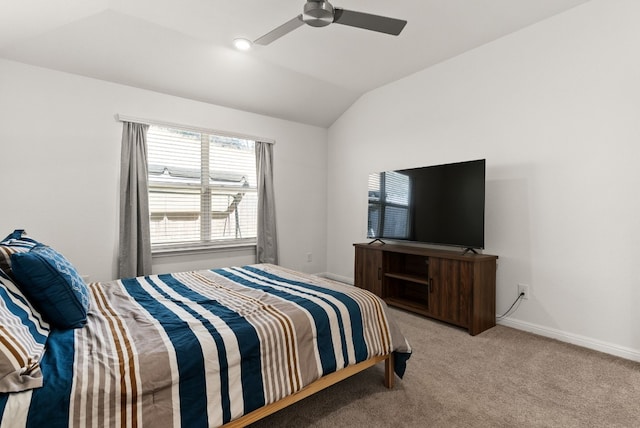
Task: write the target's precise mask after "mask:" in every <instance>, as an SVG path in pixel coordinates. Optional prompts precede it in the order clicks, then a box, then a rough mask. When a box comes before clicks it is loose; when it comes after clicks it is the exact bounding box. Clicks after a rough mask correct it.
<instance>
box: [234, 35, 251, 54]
mask: <svg viewBox="0 0 640 428" xmlns="http://www.w3.org/2000/svg"><path fill="white" fill-rule="evenodd" d="M251 45H253V43H251V41H250V40H247V39H242V38H238V39H234V40H233V46H235V48H236V49H238V50H239V51H248V50H249V49H251Z"/></svg>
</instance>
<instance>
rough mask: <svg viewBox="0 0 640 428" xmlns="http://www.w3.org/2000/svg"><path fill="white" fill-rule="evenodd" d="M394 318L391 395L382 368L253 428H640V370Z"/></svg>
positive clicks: (541, 342)
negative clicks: (401, 341)
mask: <svg viewBox="0 0 640 428" xmlns="http://www.w3.org/2000/svg"><path fill="white" fill-rule="evenodd" d="M392 313H393V315H394V318H395V320H396V322H397V323H398V325H399V326H400V328H401V330H402V331H403V333H404V334H405V336H406V337H407V338H408V339H409V342H410V343H411V345H412V347H413V355H412V357H411V359H410V360H409V362H408V365H407V372H406V374H405V376H404V379H402V380H399V379H397V380H396V386H395V388H394V389H392V390H387V389H385V388H384V386H383V385H382V380H383V377H384V366H383V365H382V364H379V365H378V366H376V367H372V368H370V369H368V370H365V371H364V372H362V373H359V374H358V375H356V376H353V377H351V378H349V379H346V380H344V381H342V382H340V383H339V384H337V385H334V386H332V387H330V388H328V389H326V390H324V391H321V392H319V393H317V394H315V395H314V396H312V397H309V398H307V399H305V400H302V401H301V402H299V403H296V404H295V405H293V406H290V407H288V408H286V409H284V410H282V411H280V412H278V413H276V414H274V415H271V416H269V417H267V418H265V419H263V420H262V421H259V422H257V423H255V424H253V425H251V427H252V428H263V427H264V428H266V427H332V428H336V427H367V428H376V427H474V428H477V427H563V428H564V427H640V363H636V362H632V361H628V360H624V359H621V358H617V357H613V356H610V355H607V354H602V353H599V352H595V351H591V350H588V349H584V348H580V347H577V346H573V345H569V344H566V343H562V342H558V341H555V340H551V339H547V338H543V337H540V336H536V335H532V334H529V333H526V332H522V331H519V330H515V329H511V328H508V327H503V326H496V327H494V328H492V329H490V330H487V331H485V332H483V333H481V334H479V335H477V336H475V337H472V336H469V334H467V332H466V331H465V330H462V329H458V328H455V327H451V326H448V325H446V324H441V323H438V322H435V321H432V320H429V319H427V318H424V317H421V316H417V315H413V314H410V313H407V312H403V311H398V310H392Z"/></svg>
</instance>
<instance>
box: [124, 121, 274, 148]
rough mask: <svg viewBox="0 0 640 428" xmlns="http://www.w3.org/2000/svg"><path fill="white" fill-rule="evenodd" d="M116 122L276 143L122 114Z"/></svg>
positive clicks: (251, 136) (232, 133)
mask: <svg viewBox="0 0 640 428" xmlns="http://www.w3.org/2000/svg"><path fill="white" fill-rule="evenodd" d="M116 120H118V121H120V122H134V123H142V124H144V125H155V126H166V127H168V128H178V129H185V130H188V131H195V132H200V133H203V134H214V135H220V136H221V137H231V138H244V139H245V140H253V141H260V142H263V143H269V144H275V143H276V141H275V140H273V139H271V138H262V137H255V136H253V135H248V134H239V133H236V132H226V131H218V130H215V129H208V128H199V127H197V126H191V125H182V124H179V123H171V122H162V121H159V120H151V119H142V118H139V117H131V116H124V115H122V114H116Z"/></svg>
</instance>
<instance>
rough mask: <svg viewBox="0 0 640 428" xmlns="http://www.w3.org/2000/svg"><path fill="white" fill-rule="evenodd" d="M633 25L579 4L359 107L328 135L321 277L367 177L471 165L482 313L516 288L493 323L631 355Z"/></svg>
mask: <svg viewBox="0 0 640 428" xmlns="http://www.w3.org/2000/svg"><path fill="white" fill-rule="evenodd" d="M638 22H640V2H637V1H635V0H594V1H592V2H589V3H587V4H585V5H583V6H580V7H578V8H576V9H573V10H570V11H568V12H567V13H564V14H562V15H559V16H557V17H554V18H552V19H549V20H547V21H544V22H542V23H539V24H537V25H534V26H532V27H528V28H526V29H524V30H523V31H520V32H518V33H515V34H512V35H510V36H508V37H505V38H502V39H500V40H497V41H495V42H493V43H491V44H488V45H485V46H483V47H480V48H478V49H476V50H474V51H471V52H468V53H466V54H463V55H461V56H458V57H456V58H454V59H452V60H450V61H447V62H445V63H443V64H440V65H438V66H435V67H432V68H430V69H427V70H424V71H422V72H419V73H417V74H415V75H412V76H409V77H407V78H405V79H403V80H400V81H397V82H395V83H393V84H390V85H388V86H386V87H383V88H380V89H378V90H376V91H373V92H370V93H368V94H367V95H365V96H364V97H362V98H361V99H360V100H359V101H358V102H357V103H356V104H355V105H354V106H352V108H351V109H350V110H349V111H348V112H347V113H345V114H344V115H343V116H342V117H341V118H340V119H339V120H338V121H337V122H336V123H335V124H334V125H333V126H332V127H331V128H330V130H329V154H328V180H329V184H328V192H329V195H331V197H330V198H329V212H328V234H329V237H328V261H327V263H328V271H330V272H332V273H333V274H334V275H336V276H340V277H353V248H352V243H354V242H362V241H365V240H366V238H365V237H366V234H365V233H366V210H367V203H366V186H367V175H368V174H369V173H370V172H374V171H381V170H388V169H395V168H400V167H416V166H424V165H432V164H439V163H446V162H455V161H462V160H471V159H477V158H486V159H487V193H486V196H487V199H486V250H485V252H486V253H489V254H496V255H498V256H499V257H500V259H499V267H498V279H497V308H498V312H499V313H500V312H503V311H505V310H506V309H507V308H508V307H509V306H510V304H511V303H512V302H513V300H514V299H515V297H516V284H518V283H525V284H529V285H530V292H531V298H530V300H526V301H524V302H523V303H522V304H521V305H520V307H519V309H518V311H517V312H516V313H515V315H513V316H512V317H511V318H510V320H509V321H507V322H506V324H508V325H511V326H515V327H518V328H523V329H528V330H532V331H536V332H538V333H541V334H545V335H548V336H552V337H557V338H560V339H562V340H566V341H570V342H574V343H578V344H581V345H584V346H588V347H591V348H595V349H600V350H603V351H606V352H610V353H613V354H617V355H621V356H624V357H627V358H631V359H636V360H640V334H638V326H639V325H640V310H638V303H640V263H639V262H638V257H639V255H640V197H639V195H640V193H639V192H640V167H639V162H640V49H638V41H640V25H638ZM425 43H429V41H425Z"/></svg>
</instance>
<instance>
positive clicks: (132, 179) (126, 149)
mask: <svg viewBox="0 0 640 428" xmlns="http://www.w3.org/2000/svg"><path fill="white" fill-rule="evenodd" d="M148 129H149V125H143V124H141V123H132V122H123V123H122V155H121V164H120V168H121V169H120V246H119V254H118V278H130V277H134V276H143V275H149V274H150V273H151V236H150V232H149V186H148V183H147V177H148V176H147V130H148Z"/></svg>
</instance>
